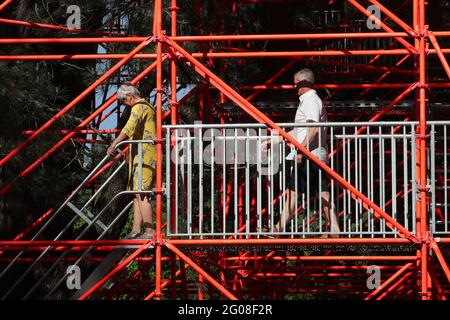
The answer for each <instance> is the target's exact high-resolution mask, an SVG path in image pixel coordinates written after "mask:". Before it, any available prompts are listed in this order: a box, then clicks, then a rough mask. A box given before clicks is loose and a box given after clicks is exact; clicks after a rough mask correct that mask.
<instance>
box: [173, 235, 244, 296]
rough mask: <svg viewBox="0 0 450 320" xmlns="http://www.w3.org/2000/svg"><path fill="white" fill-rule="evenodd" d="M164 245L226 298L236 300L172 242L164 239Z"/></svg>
mask: <svg viewBox="0 0 450 320" xmlns="http://www.w3.org/2000/svg"><path fill="white" fill-rule="evenodd" d="M164 245H165V246H166V247H167V249H169V250H170V251H172V252H173V253H175V254H176V255H177V256H178V257H179V258H180V259H182V260H183V261H184V262H186V263H187V264H188V265H190V266H191V267H192V269H194V270H195V271H197V272H198V273H199V274H201V275H202V276H203V277H205V279H206V280H207V281H208V282H209V283H211V284H212V285H213V286H214V287H216V289H218V290H219V291H220V292H222V293H223V294H224V295H225V296H226V297H227V298H229V299H231V300H237V298H236V297H235V296H234V295H233V294H232V293H231V292H230V291H228V289H226V288H225V287H224V286H223V285H221V284H220V283H219V282H217V281H216V280H215V279H214V278H213V277H211V276H210V275H209V274H208V273H207V272H205V270H203V269H202V268H201V267H200V266H198V265H197V264H196V263H195V262H194V261H192V259H191V258H189V257H188V256H186V255H185V254H184V253H183V252H181V251H180V250H178V248H177V247H175V246H174V245H173V244H171V243H169V242H168V241H166V240H164Z"/></svg>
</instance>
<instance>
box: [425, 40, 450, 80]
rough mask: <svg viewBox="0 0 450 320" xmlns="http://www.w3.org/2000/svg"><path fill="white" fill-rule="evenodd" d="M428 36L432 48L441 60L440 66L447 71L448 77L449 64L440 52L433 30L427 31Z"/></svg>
mask: <svg viewBox="0 0 450 320" xmlns="http://www.w3.org/2000/svg"><path fill="white" fill-rule="evenodd" d="M428 38H430V40H431V43H432V44H433V47H434V49H435V50H436V53H437V56H438V57H439V60H441V63H442V66H443V67H444V70H445V72H446V73H447V77H448V78H449V79H450V66H449V65H448V62H447V59H445V56H444V54H443V53H442V50H441V47H440V46H439V43H438V41H437V39H436V37H435V35H434V34H433V32H431V31H429V32H428Z"/></svg>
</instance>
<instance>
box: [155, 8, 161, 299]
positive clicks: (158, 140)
mask: <svg viewBox="0 0 450 320" xmlns="http://www.w3.org/2000/svg"><path fill="white" fill-rule="evenodd" d="M162 10H163V8H162V0H155V12H154V15H153V16H154V28H155V29H154V30H153V31H154V36H155V38H156V40H157V44H156V63H157V66H156V185H155V192H156V239H157V243H156V289H155V291H156V293H155V295H156V299H157V300H160V299H161V281H162V280H161V279H162V267H161V245H162V242H163V234H162V230H161V225H162V192H163V190H162V170H163V167H162V153H163V148H162V93H163V87H162V81H163V79H162V77H163V75H162V73H163V65H162V62H163V59H162V57H163V56H162V42H161V41H162V36H163V33H162Z"/></svg>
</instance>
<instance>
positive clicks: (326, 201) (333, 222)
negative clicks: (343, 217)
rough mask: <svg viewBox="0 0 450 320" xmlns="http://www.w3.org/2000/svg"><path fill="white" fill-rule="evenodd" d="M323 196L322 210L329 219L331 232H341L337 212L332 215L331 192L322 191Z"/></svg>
mask: <svg viewBox="0 0 450 320" xmlns="http://www.w3.org/2000/svg"><path fill="white" fill-rule="evenodd" d="M321 196H322V210H323V212H325V216H326V217H327V219H328V222H329V223H330V231H331V232H339V231H340V229H339V223H338V219H337V216H336V212H334V211H333V213H332V214H330V211H331V210H330V208H331V203H330V192H328V191H322V192H321Z"/></svg>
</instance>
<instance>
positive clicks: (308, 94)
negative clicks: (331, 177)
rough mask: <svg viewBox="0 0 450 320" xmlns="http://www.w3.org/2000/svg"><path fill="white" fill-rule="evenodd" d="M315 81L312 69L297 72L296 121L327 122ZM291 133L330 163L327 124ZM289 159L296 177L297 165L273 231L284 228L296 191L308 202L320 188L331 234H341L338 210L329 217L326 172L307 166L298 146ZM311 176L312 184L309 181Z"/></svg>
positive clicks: (264, 144)
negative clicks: (315, 87) (293, 164)
mask: <svg viewBox="0 0 450 320" xmlns="http://www.w3.org/2000/svg"><path fill="white" fill-rule="evenodd" d="M314 81H315V78H314V74H313V72H312V71H311V70H309V69H302V70H300V71H299V72H297V73H296V74H295V75H294V84H295V87H296V89H297V90H298V95H299V100H300V104H299V106H298V108H297V112H296V114H295V123H299V124H301V123H308V122H327V114H326V111H325V108H324V107H323V104H322V100H321V99H320V97H319V96H318V95H317V93H316V91H315V90H314V89H313V86H314ZM289 134H290V135H291V136H292V137H294V138H295V139H296V140H297V141H299V142H300V143H301V144H302V145H303V146H304V147H305V148H307V149H308V150H310V151H311V153H312V154H314V155H315V156H316V157H318V158H319V159H320V160H321V161H323V162H325V163H327V162H328V150H327V128H326V127H298V128H295V129H293V130H291V131H290V132H289ZM282 139H283V138H282V136H278V137H277V138H276V140H275V142H281V141H282ZM269 145H270V140H269V141H265V142H263V144H262V149H263V150H266V149H267V148H268V146H269ZM294 158H295V159H294ZM286 160H288V161H289V160H290V161H292V162H294V161H296V162H297V179H296V177H295V166H292V170H291V179H290V183H289V185H288V188H287V190H286V196H287V204H286V206H285V209H284V211H283V212H282V214H281V217H280V220H279V221H278V223H277V224H276V225H275V226H274V232H282V231H285V229H286V224H287V222H288V221H289V219H290V218H291V217H292V216H293V215H294V213H295V204H296V201H297V193H300V192H302V193H304V194H306V201H308V200H312V199H313V198H314V196H316V195H317V194H319V191H320V195H321V197H322V210H323V213H325V216H326V218H327V219H328V222H329V223H330V231H331V232H332V235H331V236H332V237H339V235H338V234H337V233H338V232H339V231H340V230H339V223H338V219H337V217H336V213H335V212H333V213H332V214H331V217H330V192H329V191H328V181H327V179H326V174H325V172H322V174H321V175H320V173H319V172H320V169H319V167H318V166H317V165H316V164H315V163H314V162H312V161H310V162H309V166H308V165H307V164H306V161H304V160H303V155H302V154H301V153H296V151H295V149H294V150H292V151H291V153H290V154H289V155H288V156H287V157H286ZM308 176H309V177H308ZM308 178H309V184H308V183H307V181H308ZM319 189H320V190H319Z"/></svg>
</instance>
